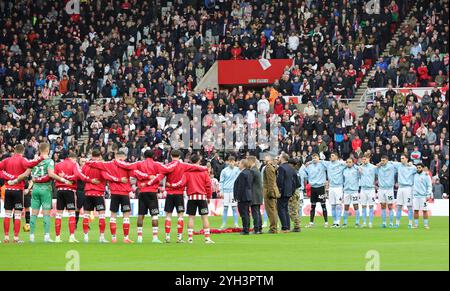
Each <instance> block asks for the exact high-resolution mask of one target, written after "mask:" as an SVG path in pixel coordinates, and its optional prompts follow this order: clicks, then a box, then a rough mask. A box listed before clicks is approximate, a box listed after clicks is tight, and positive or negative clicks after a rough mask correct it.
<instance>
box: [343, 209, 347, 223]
mask: <svg viewBox="0 0 450 291" xmlns="http://www.w3.org/2000/svg"><path fill="white" fill-rule="evenodd" d="M347 221H348V210H344V225H346V224H347Z"/></svg>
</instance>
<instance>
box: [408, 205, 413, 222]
mask: <svg viewBox="0 0 450 291" xmlns="http://www.w3.org/2000/svg"><path fill="white" fill-rule="evenodd" d="M408 219H409V224H412V221H413V209H412V207H411V206H408Z"/></svg>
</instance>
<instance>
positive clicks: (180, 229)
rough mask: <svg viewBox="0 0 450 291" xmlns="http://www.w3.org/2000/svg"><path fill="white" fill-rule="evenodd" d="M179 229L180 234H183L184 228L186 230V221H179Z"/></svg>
mask: <svg viewBox="0 0 450 291" xmlns="http://www.w3.org/2000/svg"><path fill="white" fill-rule="evenodd" d="M177 228H178V234H182V233H183V228H184V220H183V219H178V224H177Z"/></svg>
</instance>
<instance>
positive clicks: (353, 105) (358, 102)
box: [349, 4, 416, 116]
mask: <svg viewBox="0 0 450 291" xmlns="http://www.w3.org/2000/svg"><path fill="white" fill-rule="evenodd" d="M415 10H416V4H414V5H413V6H412V7H411V9H410V10H409V13H408V14H407V16H406V17H405V19H404V20H403V22H402V23H401V24H400V25H399V26H398V27H397V30H396V32H395V34H394V36H393V37H392V39H391V41H390V42H389V43H388V44H387V45H386V48H385V49H384V51H383V52H382V53H381V55H380V57H389V49H390V48H391V46H392V44H393V41H397V42H398V39H399V35H400V33H401V31H402V28H403V27H404V26H405V25H407V23H408V21H409V20H410V18H411V16H412V14H413V13H414V12H415ZM375 72H376V67H375V64H372V68H371V70H370V71H369V73H368V74H366V75H365V76H364V78H363V79H362V81H361V84H360V85H359V87H358V89H357V91H356V94H355V99H354V100H353V101H351V102H350V103H349V107H350V109H351V110H352V112H355V115H356V116H361V115H362V114H363V113H364V108H365V107H366V102H367V97H368V83H369V79H370V78H371V76H373V75H375Z"/></svg>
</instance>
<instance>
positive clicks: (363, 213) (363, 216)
mask: <svg viewBox="0 0 450 291" xmlns="http://www.w3.org/2000/svg"><path fill="white" fill-rule="evenodd" d="M361 212H362V221H363V224H366V222H367V207H363V209H362V211H361Z"/></svg>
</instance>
